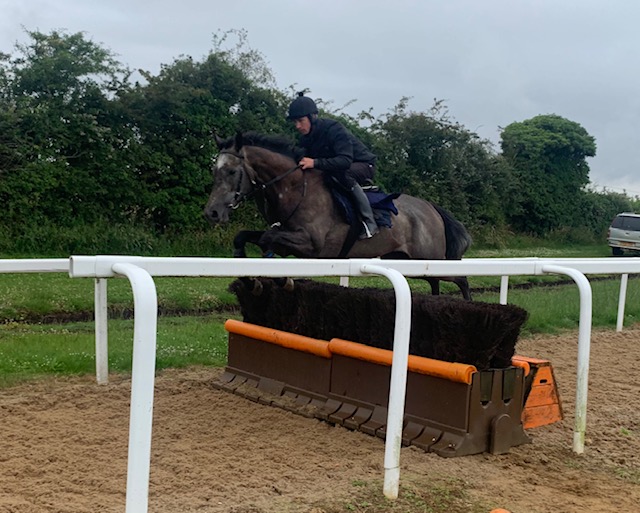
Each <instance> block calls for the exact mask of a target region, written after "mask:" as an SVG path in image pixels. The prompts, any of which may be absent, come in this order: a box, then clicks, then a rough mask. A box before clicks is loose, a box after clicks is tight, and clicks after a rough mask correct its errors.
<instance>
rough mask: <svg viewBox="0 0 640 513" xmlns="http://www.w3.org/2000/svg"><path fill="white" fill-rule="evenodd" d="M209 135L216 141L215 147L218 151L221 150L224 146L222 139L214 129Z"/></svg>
mask: <svg viewBox="0 0 640 513" xmlns="http://www.w3.org/2000/svg"><path fill="white" fill-rule="evenodd" d="M211 135H213V139H214V140H215V141H216V145H217V146H218V149H219V150H221V149H222V145H223V144H224V139H223V138H222V137H220V136H219V135H218V132H216V129H215V128H214V129H213V130H211Z"/></svg>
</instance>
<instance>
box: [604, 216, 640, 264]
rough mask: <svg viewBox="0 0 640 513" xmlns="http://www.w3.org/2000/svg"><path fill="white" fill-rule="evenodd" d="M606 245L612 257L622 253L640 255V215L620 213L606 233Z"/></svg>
mask: <svg viewBox="0 0 640 513" xmlns="http://www.w3.org/2000/svg"><path fill="white" fill-rule="evenodd" d="M607 243H608V244H609V246H611V252H612V253H613V255H614V256H621V255H622V254H623V253H624V251H625V250H626V251H630V252H633V253H636V252H637V253H640V214H636V213H634V212H622V213H621V214H618V215H617V216H616V217H614V218H613V221H611V226H609V231H608V232H607Z"/></svg>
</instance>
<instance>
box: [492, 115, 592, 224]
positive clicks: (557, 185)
mask: <svg viewBox="0 0 640 513" xmlns="http://www.w3.org/2000/svg"><path fill="white" fill-rule="evenodd" d="M501 137H502V142H501V146H502V153H503V155H504V158H505V159H507V160H508V161H509V163H510V164H511V165H512V167H513V170H514V175H515V177H516V179H517V180H518V181H519V186H518V187H517V189H516V191H517V195H518V196H517V199H516V202H515V203H514V204H513V207H514V208H513V210H512V211H511V212H510V213H509V221H510V223H511V225H512V226H513V227H514V229H516V230H518V231H523V232H531V233H535V234H537V235H544V234H546V233H549V232H550V231H552V230H555V229H557V228H560V227H563V226H570V227H576V226H577V225H578V224H579V223H582V222H583V218H582V214H583V213H585V211H588V210H589V205H588V203H589V201H588V199H587V198H586V197H585V195H586V193H585V191H584V187H585V186H586V185H587V184H588V183H589V166H588V165H587V162H586V158H587V157H593V156H594V155H595V153H596V145H595V140H594V138H593V137H592V136H590V135H589V134H588V133H587V131H586V130H585V129H584V128H583V127H582V126H580V125H579V124H578V123H575V122H573V121H569V120H567V119H564V118H562V117H561V116H557V115H544V116H536V117H534V118H532V119H529V120H527V121H523V122H521V123H512V124H510V125H509V126H507V127H506V128H505V129H504V130H503V131H502V136H501Z"/></svg>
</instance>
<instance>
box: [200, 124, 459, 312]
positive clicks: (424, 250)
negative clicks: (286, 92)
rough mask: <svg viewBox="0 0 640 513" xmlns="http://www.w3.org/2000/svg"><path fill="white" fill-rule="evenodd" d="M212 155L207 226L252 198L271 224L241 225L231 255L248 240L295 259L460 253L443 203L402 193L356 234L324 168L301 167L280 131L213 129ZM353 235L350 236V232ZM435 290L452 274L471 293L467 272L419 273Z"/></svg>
mask: <svg viewBox="0 0 640 513" xmlns="http://www.w3.org/2000/svg"><path fill="white" fill-rule="evenodd" d="M214 137H215V142H216V144H217V146H218V150H219V152H218V155H217V158H216V159H215V160H214V162H213V166H212V174H213V185H212V189H211V193H210V195H209V198H208V201H207V203H206V206H205V208H204V215H205V217H206V219H207V220H208V221H209V223H210V224H211V225H213V226H215V225H217V224H224V223H226V222H228V220H229V214H230V212H231V211H232V210H234V209H236V208H238V207H239V206H240V205H241V204H242V203H243V201H245V200H246V199H249V198H252V199H254V200H255V201H256V204H257V206H258V209H259V210H260V213H261V214H262V216H263V217H264V219H265V220H266V222H267V223H268V225H269V229H268V230H265V231H242V232H240V233H238V235H237V236H236V237H235V239H234V256H236V257H243V256H246V253H245V249H244V246H245V244H246V243H247V242H250V243H253V244H256V245H258V246H259V247H260V248H261V249H262V251H263V254H264V253H268V254H275V255H279V256H281V257H286V256H295V257H298V258H376V257H380V258H386V259H419V260H443V259H447V260H460V259H461V258H462V255H463V254H464V253H465V251H466V250H467V249H468V248H469V246H470V245H471V236H470V235H469V233H468V232H467V230H466V228H465V227H464V225H463V224H462V223H461V222H460V221H458V220H457V219H455V218H454V217H453V215H452V214H451V213H449V212H448V211H447V210H445V209H444V208H442V207H440V206H438V205H436V204H434V203H431V202H428V201H425V200H423V199H420V198H416V197H413V196H409V195H406V194H401V195H399V197H397V198H396V199H395V200H394V204H395V206H396V208H397V215H393V216H392V219H391V223H390V224H391V226H390V227H384V226H383V227H381V228H380V231H379V232H378V233H377V234H376V235H374V236H373V237H372V238H370V239H362V240H360V239H358V237H357V232H358V230H359V227H355V229H354V226H355V225H354V226H352V225H350V224H349V223H347V221H346V220H345V216H344V214H343V213H342V212H341V210H340V208H339V207H338V205H337V204H336V202H335V200H334V197H333V195H332V193H331V190H330V188H329V185H328V184H327V181H326V180H325V178H326V177H325V176H324V174H323V172H322V171H319V170H316V169H310V170H309V169H307V170H302V169H301V168H300V167H299V166H298V164H297V163H298V161H299V159H300V157H301V156H302V155H301V153H300V150H299V149H298V148H296V147H295V145H294V144H293V143H292V142H291V141H290V140H289V139H287V138H286V137H283V136H278V135H265V134H260V133H256V132H246V133H238V134H236V136H235V137H230V138H228V139H223V138H220V137H219V136H218V135H214ZM354 234H355V235H354ZM424 279H425V280H427V281H428V282H429V284H430V285H431V291H432V294H433V295H438V294H439V293H440V286H439V281H440V280H445V281H452V282H454V283H455V284H456V285H457V286H458V287H459V289H460V291H461V293H462V296H463V297H464V298H465V299H467V300H470V299H471V293H470V289H469V283H468V280H467V278H466V277H464V276H456V277H440V278H433V277H425V278H424Z"/></svg>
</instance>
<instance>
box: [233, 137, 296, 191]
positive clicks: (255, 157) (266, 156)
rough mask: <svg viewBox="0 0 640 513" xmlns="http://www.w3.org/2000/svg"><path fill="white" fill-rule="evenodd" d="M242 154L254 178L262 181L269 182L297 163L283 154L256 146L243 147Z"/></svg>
mask: <svg viewBox="0 0 640 513" xmlns="http://www.w3.org/2000/svg"><path fill="white" fill-rule="evenodd" d="M244 155H245V158H246V159H247V163H248V164H249V165H250V166H251V168H252V170H253V172H254V173H255V175H256V178H257V179H258V180H259V181H260V182H262V183H266V182H270V181H271V180H274V179H276V178H277V177H278V176H282V175H284V174H285V173H286V172H287V171H289V170H291V169H292V168H294V167H295V166H296V164H297V163H296V162H295V161H294V160H293V159H291V158H289V157H287V156H285V155H280V154H279V153H275V152H272V151H269V150H266V149H264V148H260V147H257V146H249V147H245V150H244Z"/></svg>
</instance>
